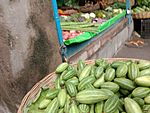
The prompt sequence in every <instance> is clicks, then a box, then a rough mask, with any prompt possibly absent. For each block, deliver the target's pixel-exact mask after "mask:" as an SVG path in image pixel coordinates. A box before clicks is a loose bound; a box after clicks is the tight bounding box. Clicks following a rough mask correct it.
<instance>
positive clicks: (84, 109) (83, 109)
mask: <svg viewBox="0 0 150 113" xmlns="http://www.w3.org/2000/svg"><path fill="white" fill-rule="evenodd" d="M78 108H79V111H80V113H89V111H90V107H89V105H87V104H79V106H78Z"/></svg>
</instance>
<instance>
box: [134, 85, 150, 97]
mask: <svg viewBox="0 0 150 113" xmlns="http://www.w3.org/2000/svg"><path fill="white" fill-rule="evenodd" d="M149 93H150V88H148V87H137V88H135V89H134V90H133V91H132V96H133V97H139V98H144V97H146V96H147V95H148V94H149Z"/></svg>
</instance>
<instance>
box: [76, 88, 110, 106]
mask: <svg viewBox="0 0 150 113" xmlns="http://www.w3.org/2000/svg"><path fill="white" fill-rule="evenodd" d="M108 98H109V95H108V94H107V93H106V92H104V91H103V90H101V89H85V90H83V91H80V92H78V93H77V95H76V100H77V101H78V102H79V103H83V104H94V103H97V102H100V101H102V100H106V99H108Z"/></svg>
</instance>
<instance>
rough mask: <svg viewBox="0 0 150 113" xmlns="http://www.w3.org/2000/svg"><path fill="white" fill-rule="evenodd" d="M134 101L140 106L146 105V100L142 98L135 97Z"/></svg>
mask: <svg viewBox="0 0 150 113" xmlns="http://www.w3.org/2000/svg"><path fill="white" fill-rule="evenodd" d="M133 100H135V101H136V102H137V103H138V104H139V105H140V106H143V105H144V100H143V99H142V98H139V97H135V98H133Z"/></svg>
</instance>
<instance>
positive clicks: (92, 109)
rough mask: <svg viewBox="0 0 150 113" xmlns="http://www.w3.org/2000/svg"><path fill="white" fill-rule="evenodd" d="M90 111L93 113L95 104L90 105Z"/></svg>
mask: <svg viewBox="0 0 150 113" xmlns="http://www.w3.org/2000/svg"><path fill="white" fill-rule="evenodd" d="M90 113H95V105H94V104H91V105H90Z"/></svg>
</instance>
